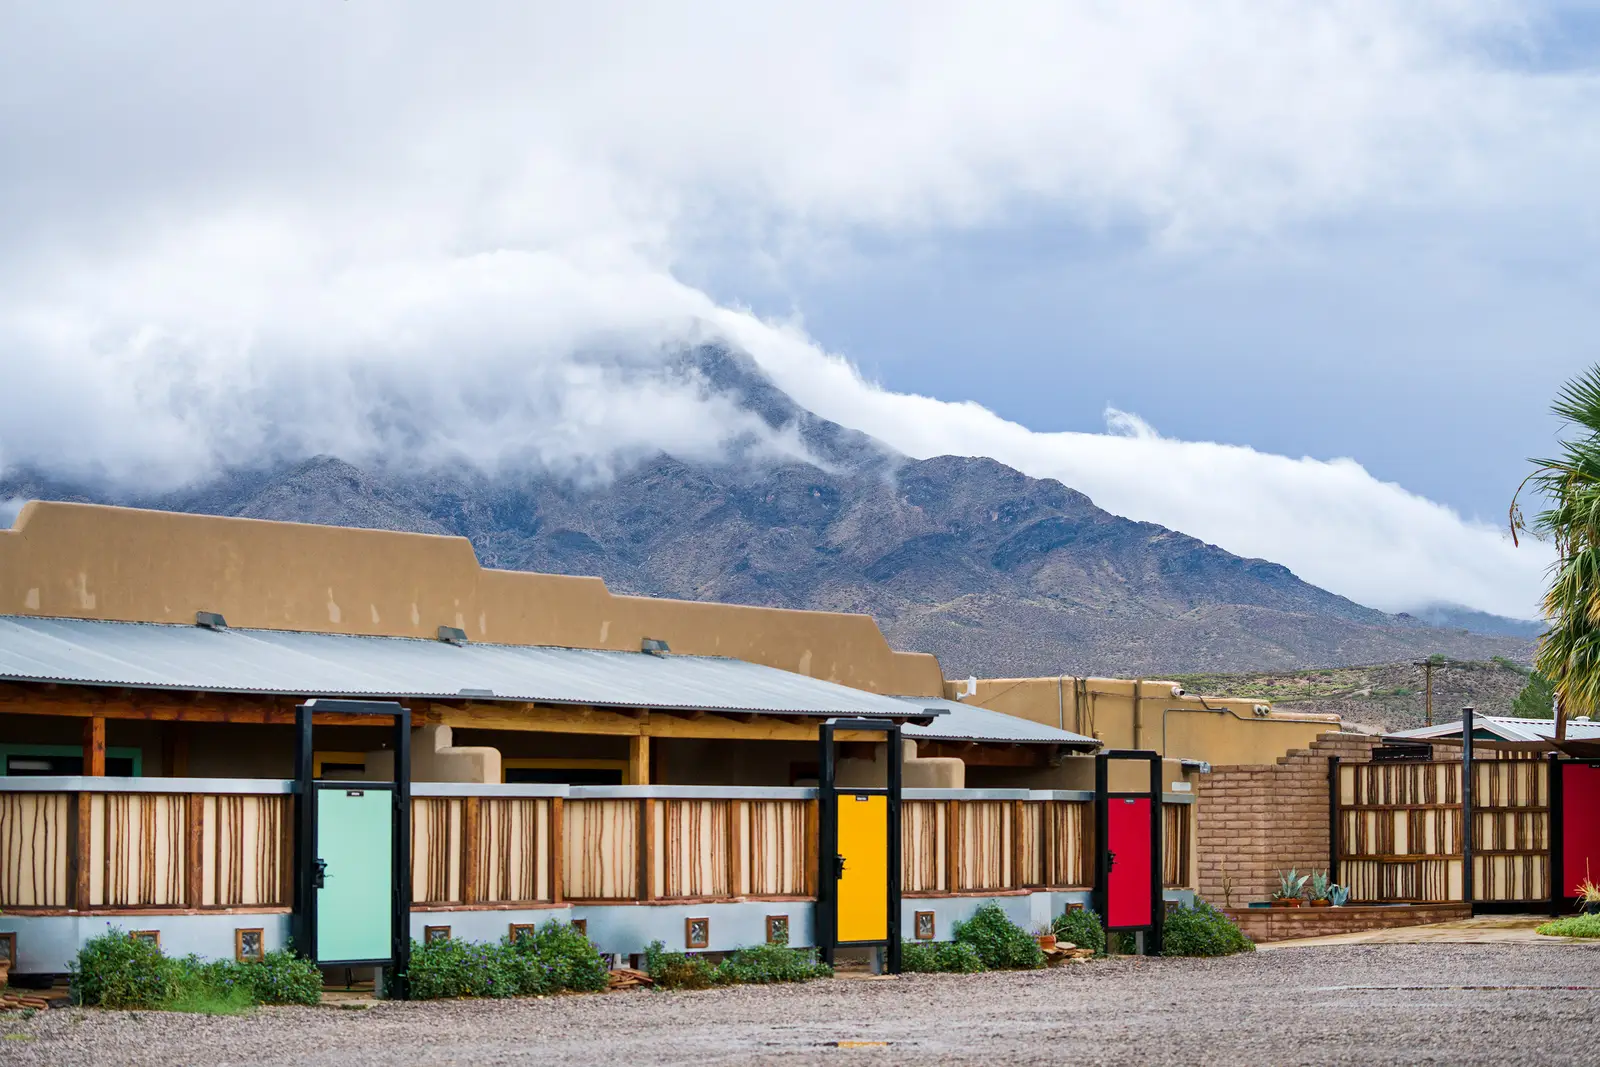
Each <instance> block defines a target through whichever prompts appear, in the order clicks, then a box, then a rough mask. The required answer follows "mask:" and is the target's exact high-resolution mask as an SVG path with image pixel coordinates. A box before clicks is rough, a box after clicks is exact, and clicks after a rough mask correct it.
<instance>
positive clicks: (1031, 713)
mask: <svg viewBox="0 0 1600 1067" xmlns="http://www.w3.org/2000/svg"><path fill="white" fill-rule="evenodd" d="M965 686H966V683H965V682H957V681H951V682H946V683H945V696H947V697H949V698H950V699H952V700H954V699H957V698H958V697H960V699H961V701H962V703H965V704H972V705H975V706H977V707H981V708H988V709H990V710H991V711H1000V712H1004V713H1006V714H1007V715H1016V716H1018V717H1020V718H1024V719H1030V720H1032V721H1034V722H1040V723H1044V724H1045V725H1047V726H1056V727H1059V728H1061V729H1064V730H1072V731H1074V732H1076V733H1081V734H1087V735H1089V736H1091V737H1095V738H1098V739H1099V740H1101V741H1103V742H1105V744H1106V747H1108V748H1143V749H1153V750H1154V751H1157V752H1160V753H1162V754H1163V755H1166V756H1172V757H1176V758H1180V759H1195V760H1205V761H1206V762H1208V763H1213V764H1242V763H1250V764H1270V763H1274V762H1276V761H1277V759H1278V757H1279V756H1282V755H1283V754H1285V753H1286V752H1288V751H1289V750H1290V749H1295V748H1305V747H1306V746H1307V745H1309V744H1311V742H1312V741H1314V740H1316V738H1317V736H1318V735H1319V734H1322V733H1325V732H1326V731H1328V730H1330V729H1338V722H1339V718H1338V716H1336V715H1291V714H1285V713H1282V712H1276V711H1274V712H1272V713H1271V714H1270V715H1267V716H1265V717H1262V716H1259V715H1257V714H1255V711H1254V709H1255V708H1256V707H1257V706H1258V702H1257V701H1252V700H1237V699H1223V698H1213V697H1200V696H1195V695H1192V694H1186V695H1184V696H1181V697H1178V696H1173V693H1172V691H1173V689H1174V688H1175V686H1176V683H1175V682H1170V681H1153V680H1135V679H1123V678H1082V679H1080V678H1072V677H1061V678H982V679H979V680H978V684H977V692H976V693H975V694H973V695H972V696H970V697H969V696H960V694H962V693H964V691H965ZM1136 694H1137V700H1136V699H1135V695H1136Z"/></svg>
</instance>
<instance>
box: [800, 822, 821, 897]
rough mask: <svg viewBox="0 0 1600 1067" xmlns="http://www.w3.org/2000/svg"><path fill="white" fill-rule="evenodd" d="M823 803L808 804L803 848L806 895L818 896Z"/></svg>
mask: <svg viewBox="0 0 1600 1067" xmlns="http://www.w3.org/2000/svg"><path fill="white" fill-rule="evenodd" d="M821 803H822V802H821V801H819V800H809V801H807V802H806V839H805V843H804V844H803V845H802V846H801V847H802V848H804V849H805V854H806V895H807V896H813V897H814V896H816V895H817V894H818V892H819V890H818V888H817V849H819V848H821V847H822V846H821V845H820V844H819V842H820V841H821V839H822V807H821Z"/></svg>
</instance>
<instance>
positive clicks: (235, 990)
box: [70, 926, 322, 1015]
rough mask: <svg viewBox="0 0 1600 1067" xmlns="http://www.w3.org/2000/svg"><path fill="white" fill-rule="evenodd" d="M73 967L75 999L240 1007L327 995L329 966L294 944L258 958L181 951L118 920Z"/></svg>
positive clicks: (152, 1006) (197, 1008)
mask: <svg viewBox="0 0 1600 1067" xmlns="http://www.w3.org/2000/svg"><path fill="white" fill-rule="evenodd" d="M70 970H71V986H72V995H73V999H74V1000H76V1001H77V1002H78V1003H80V1004H88V1005H98V1006H99V1007H103V1008H144V1009H149V1010H157V1009H161V1010H167V1011H188V1012H200V1013H203V1014H207V1015H236V1014H238V1013H240V1012H242V1011H248V1010H249V1009H250V1008H252V1007H254V1006H255V1005H257V1004H316V1003H318V1002H320V1001H321V999H322V972H320V971H318V970H317V965H316V964H315V963H313V962H311V961H310V960H308V959H303V958H302V957H299V956H296V955H295V954H294V953H293V952H290V951H288V950H280V951H277V952H269V953H267V954H266V957H265V958H264V959H262V960H261V961H260V962H254V963H236V962H234V961H233V960H216V961H213V962H210V963H208V962H206V961H205V960H202V959H201V958H200V957H199V956H186V957H184V958H183V959H173V958H171V957H169V956H166V955H164V954H163V953H162V951H161V949H160V948H158V947H157V946H155V945H153V944H151V943H149V942H148V941H139V940H135V939H134V938H131V937H129V936H128V935H127V933H125V932H124V931H122V930H120V929H118V928H117V927H115V926H113V927H111V928H110V929H108V930H107V931H106V932H105V933H103V934H101V935H100V936H99V937H96V938H92V939H91V940H90V941H89V942H88V943H87V944H85V945H84V946H83V948H82V949H81V950H79V952H78V958H77V959H76V960H75V961H73V963H72V964H71V968H70Z"/></svg>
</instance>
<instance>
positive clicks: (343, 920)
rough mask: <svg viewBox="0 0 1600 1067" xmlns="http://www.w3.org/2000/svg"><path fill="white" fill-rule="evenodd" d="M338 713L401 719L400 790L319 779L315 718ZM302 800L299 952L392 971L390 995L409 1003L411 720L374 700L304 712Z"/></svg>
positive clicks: (298, 762)
mask: <svg viewBox="0 0 1600 1067" xmlns="http://www.w3.org/2000/svg"><path fill="white" fill-rule="evenodd" d="M330 713H331V714H338V715H386V716H389V717H390V718H392V719H393V720H394V754H395V759H394V766H395V772H394V773H395V780H394V781H393V782H361V781H352V782H330V781H316V780H315V778H314V774H313V753H314V751H315V750H314V748H313V746H312V739H311V733H312V725H313V719H314V716H317V715H328V714H330ZM326 721H327V720H326V719H325V720H324V722H326ZM335 721H337V720H335ZM294 801H295V834H294V876H295V892H294V909H293V914H292V915H291V924H290V925H291V930H292V936H293V939H294V944H295V947H296V948H298V949H299V950H300V951H301V952H305V953H307V954H308V955H310V956H311V957H312V958H313V959H315V960H316V962H317V963H318V964H319V965H322V966H348V967H358V966H359V967H383V968H389V969H391V970H392V975H391V977H392V981H391V982H390V990H389V994H390V996H392V997H394V998H396V999H401V1000H403V999H405V998H406V995H407V989H406V970H407V966H408V964H409V962H410V957H411V834H410V830H411V713H410V712H409V711H407V710H406V709H405V708H403V707H401V706H400V705H399V704H396V703H393V702H390V701H374V700H308V701H306V702H305V703H304V704H301V705H300V706H299V707H297V708H296V709H295V797H294Z"/></svg>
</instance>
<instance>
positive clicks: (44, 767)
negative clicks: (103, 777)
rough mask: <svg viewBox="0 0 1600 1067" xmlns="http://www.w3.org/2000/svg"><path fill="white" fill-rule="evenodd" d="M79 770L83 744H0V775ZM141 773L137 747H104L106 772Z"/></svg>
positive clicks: (118, 774)
mask: <svg viewBox="0 0 1600 1067" xmlns="http://www.w3.org/2000/svg"><path fill="white" fill-rule="evenodd" d="M82 773H83V746H82V745H0V775H6V776H14V775H41V774H67V775H77V774H82ZM143 773H144V759H143V753H142V752H140V751H139V750H138V749H136V748H108V749H106V774H108V775H110V776H112V777H116V778H137V777H139V776H140V775H141V774H143Z"/></svg>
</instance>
